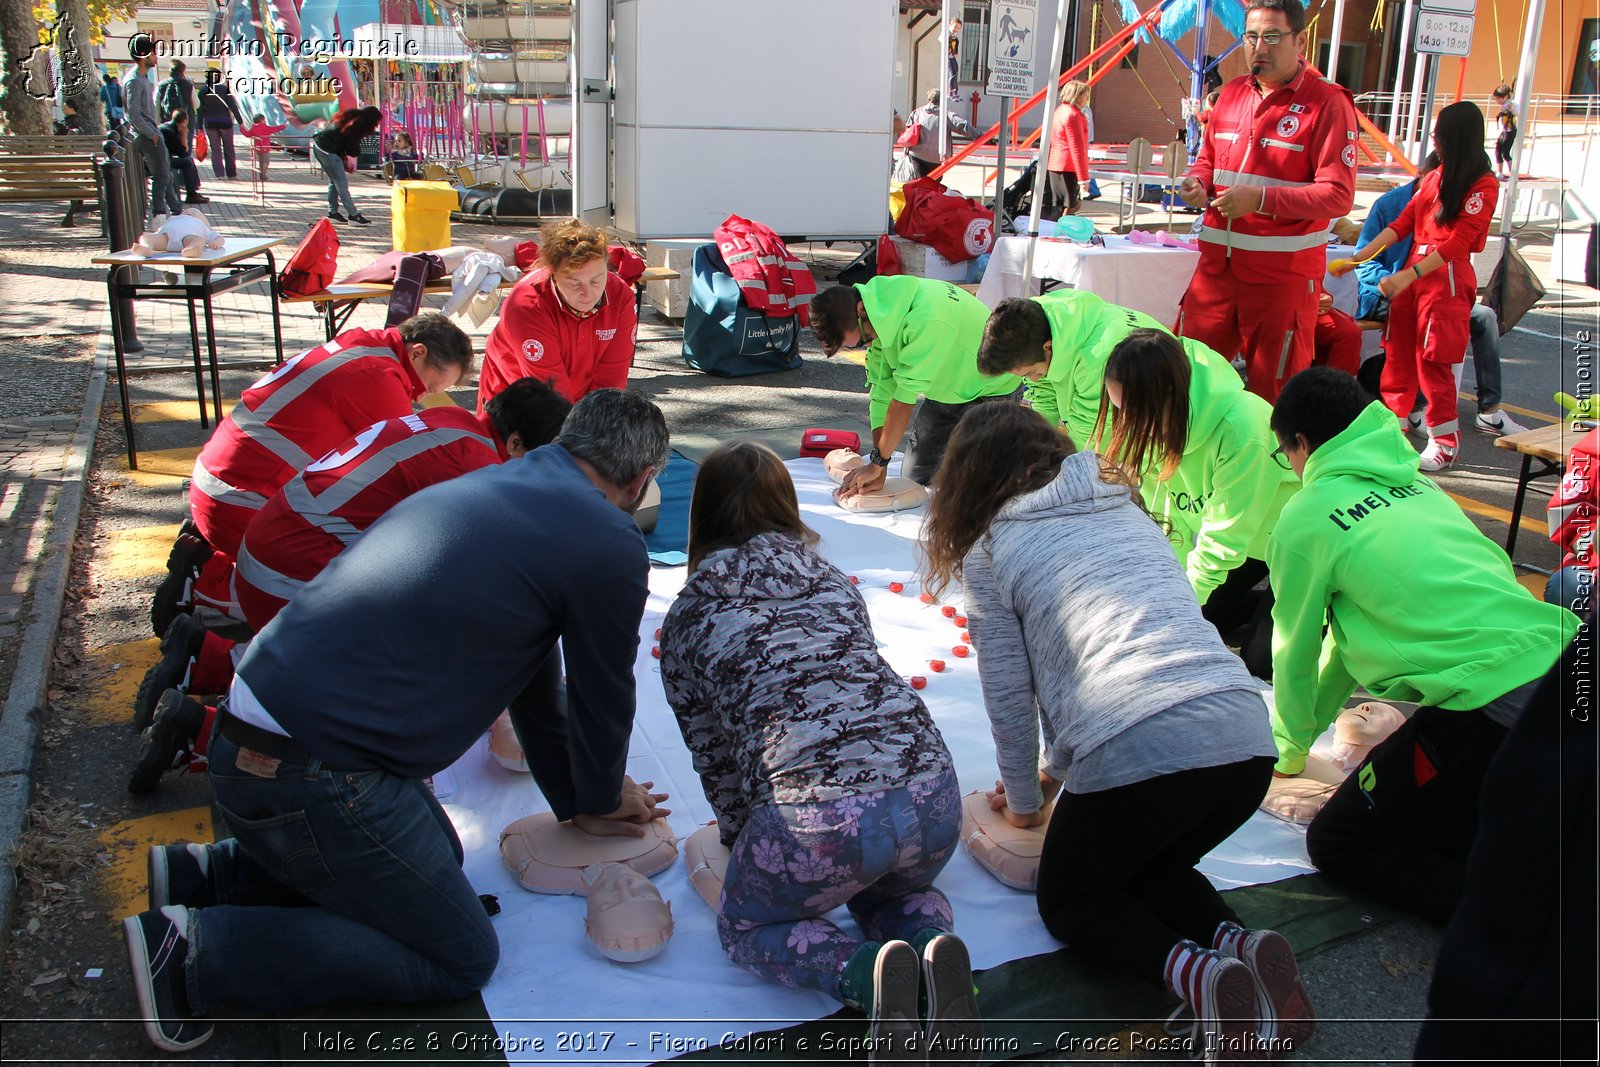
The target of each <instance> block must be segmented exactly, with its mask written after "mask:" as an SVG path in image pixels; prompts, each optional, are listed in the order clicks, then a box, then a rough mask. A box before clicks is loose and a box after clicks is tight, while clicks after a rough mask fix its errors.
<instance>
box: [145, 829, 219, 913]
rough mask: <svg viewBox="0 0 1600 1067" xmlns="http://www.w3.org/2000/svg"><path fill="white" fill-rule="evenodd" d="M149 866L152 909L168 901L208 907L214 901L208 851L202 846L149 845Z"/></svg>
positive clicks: (162, 905)
mask: <svg viewBox="0 0 1600 1067" xmlns="http://www.w3.org/2000/svg"><path fill="white" fill-rule="evenodd" d="M148 869H149V879H148V882H147V883H146V884H147V886H148V891H149V894H150V910H151V911H160V910H161V909H162V908H164V907H166V906H167V905H168V904H178V905H181V906H183V907H185V908H207V907H210V906H211V905H213V904H215V903H216V902H217V901H216V898H215V897H213V896H212V895H211V880H210V874H211V853H210V852H209V851H208V850H207V849H206V846H205V845H195V844H188V845H151V846H150V860H149V868H148Z"/></svg>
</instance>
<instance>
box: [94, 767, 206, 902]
mask: <svg viewBox="0 0 1600 1067" xmlns="http://www.w3.org/2000/svg"><path fill="white" fill-rule="evenodd" d="M126 769H127V768H123V770H124V771H125V770H126ZM211 839H212V828H211V809H210V808H209V807H205V808H185V809H184V810H182V811H167V812H161V813H159V814H156V815H146V816H144V817H142V818H138V819H128V820H127V821H126V822H119V823H117V824H116V825H115V826H108V827H106V828H105V829H104V830H102V831H101V832H100V842H101V844H103V845H104V846H105V847H106V851H107V852H108V853H109V854H110V856H111V864H110V866H108V867H107V868H106V869H105V874H104V875H103V876H102V877H103V878H104V882H103V887H104V890H105V896H106V901H107V902H108V903H109V904H110V906H111V917H112V918H114V919H120V918H122V917H123V916H124V915H133V914H136V913H138V912H141V911H143V910H144V909H145V906H146V901H147V900H148V895H147V894H148V886H147V882H148V880H149V873H148V872H149V867H148V863H149V855H150V846H151V845H170V844H176V843H178V842H180V841H210V840H211Z"/></svg>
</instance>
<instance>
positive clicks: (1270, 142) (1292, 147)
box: [1261, 137, 1306, 152]
mask: <svg viewBox="0 0 1600 1067" xmlns="http://www.w3.org/2000/svg"><path fill="white" fill-rule="evenodd" d="M1261 147H1262V148H1287V149H1288V150H1289V151H1291V152H1304V151H1305V150H1306V146H1305V145H1303V144H1295V143H1294V142H1293V141H1280V140H1278V139H1277V138H1276V137H1263V138H1261Z"/></svg>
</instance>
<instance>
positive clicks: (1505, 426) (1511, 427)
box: [1472, 411, 1527, 437]
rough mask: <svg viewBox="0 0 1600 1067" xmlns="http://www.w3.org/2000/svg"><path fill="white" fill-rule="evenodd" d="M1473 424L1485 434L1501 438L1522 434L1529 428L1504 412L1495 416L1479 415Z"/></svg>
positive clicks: (1499, 412) (1496, 413)
mask: <svg viewBox="0 0 1600 1067" xmlns="http://www.w3.org/2000/svg"><path fill="white" fill-rule="evenodd" d="M1472 424H1473V425H1474V426H1476V427H1477V428H1478V429H1480V430H1482V431H1483V432H1484V433H1487V434H1493V435H1494V436H1495V437H1500V436H1502V435H1504V434H1508V433H1522V432H1524V431H1525V430H1527V427H1526V426H1524V425H1522V423H1520V422H1518V421H1517V420H1516V419H1513V418H1512V417H1511V416H1510V415H1508V414H1506V412H1504V411H1497V412H1495V413H1494V414H1493V415H1479V416H1478V417H1477V418H1476V419H1474V420H1472Z"/></svg>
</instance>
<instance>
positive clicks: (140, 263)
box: [89, 237, 283, 470]
mask: <svg viewBox="0 0 1600 1067" xmlns="http://www.w3.org/2000/svg"><path fill="white" fill-rule="evenodd" d="M224 241H225V243H224V245H223V247H222V248H221V249H208V250H207V251H206V252H205V254H204V255H200V256H197V257H195V258H193V259H189V258H185V257H184V256H182V255H179V254H178V253H176V252H161V253H157V254H155V255H151V256H142V255H139V254H138V253H137V252H112V253H108V254H104V255H99V256H95V257H94V258H93V259H91V260H89V262H90V263H94V264H98V265H103V266H105V267H107V268H108V269H107V270H106V292H107V295H108V297H109V299H110V301H111V339H112V346H113V349H114V352H115V354H116V359H117V390H118V395H119V397H120V399H121V401H122V430H123V433H124V434H125V435H126V437H127V440H128V466H129V467H130V468H133V469H134V470H137V469H138V467H139V453H138V449H137V448H136V446H135V444H134V439H133V411H132V408H131V406H130V404H129V401H128V366H127V353H126V350H125V348H124V345H125V343H126V342H125V338H124V337H123V336H122V327H123V323H122V316H121V315H119V314H118V313H117V308H118V301H121V300H129V301H137V300H182V301H184V302H185V303H186V304H187V305H188V307H189V345H190V349H191V351H192V354H193V357H194V384H195V393H196V395H197V396H198V398H199V403H200V425H201V426H202V427H206V426H210V425H211V423H210V421H209V420H208V419H207V417H206V385H205V372H204V369H203V368H202V366H201V361H200V327H199V323H198V322H197V320H196V317H195V301H196V300H198V301H199V302H200V304H201V306H202V307H203V308H204V310H205V320H206V356H207V360H208V362H209V365H210V368H211V401H212V410H213V411H214V412H215V416H216V419H217V421H218V422H221V421H222V383H221V376H220V372H219V368H218V362H217V335H216V321H215V318H214V317H213V307H212V302H211V300H212V297H214V296H216V295H217V294H218V293H226V292H231V291H232V290H234V289H239V288H242V287H244V286H247V285H253V284H255V283H256V282H258V281H261V280H263V279H265V280H266V282H267V288H268V291H269V294H270V299H271V305H272V340H273V344H274V346H275V348H276V351H277V362H279V363H282V362H283V325H282V323H281V322H280V320H279V318H278V271H277V263H276V261H275V260H274V259H273V258H272V249H273V248H274V247H275V246H277V245H280V244H282V243H283V242H282V241H281V240H280V239H279V238H276V237H228V238H225V239H224ZM256 256H260V257H261V260H262V261H261V262H257V263H247V262H245V261H246V260H249V259H251V258H253V257H256ZM142 267H150V268H154V269H157V270H162V271H170V272H173V273H176V272H178V271H182V275H181V277H180V278H177V279H175V280H162V281H150V282H146V281H142V280H141V279H140V276H139V271H140V268H142ZM218 267H227V268H229V269H228V271H227V273H226V274H224V275H223V276H222V277H220V278H218V277H215V276H214V273H213V272H215V271H216V269H217V268H218ZM165 277H166V278H170V277H171V275H167V276H165Z"/></svg>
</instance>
